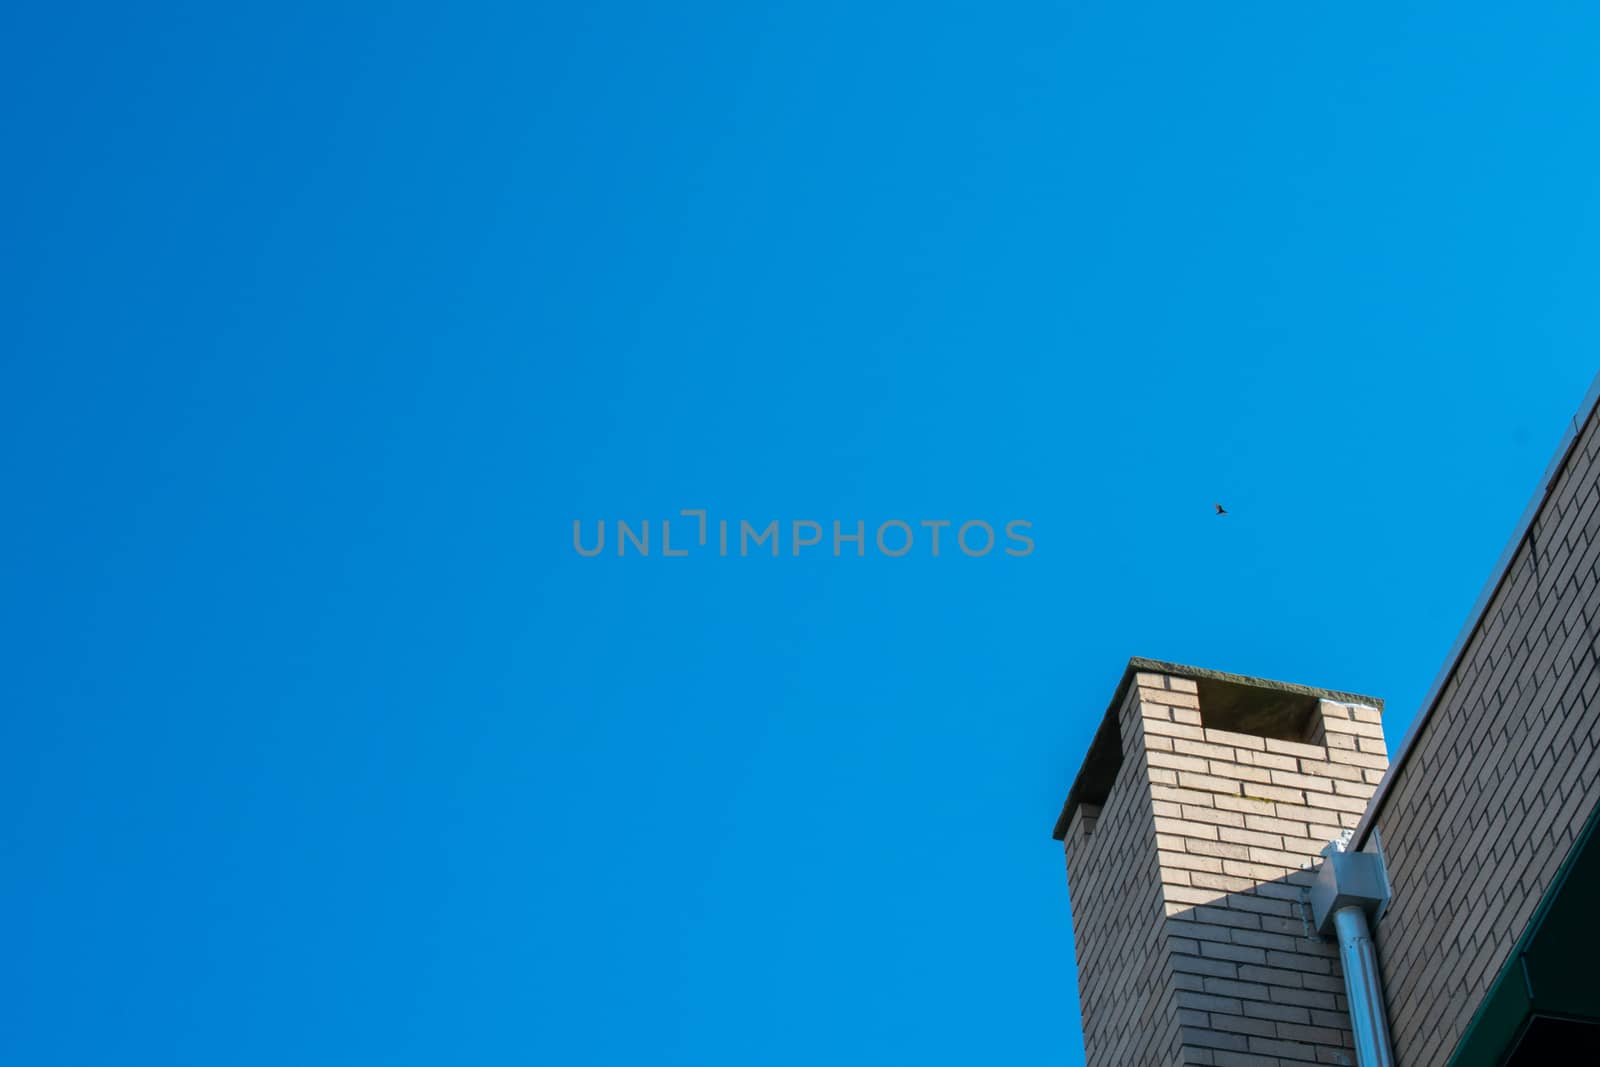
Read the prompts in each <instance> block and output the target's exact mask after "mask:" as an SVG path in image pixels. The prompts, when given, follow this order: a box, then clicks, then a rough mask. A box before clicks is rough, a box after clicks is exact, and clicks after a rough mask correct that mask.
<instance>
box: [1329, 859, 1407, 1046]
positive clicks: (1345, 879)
mask: <svg viewBox="0 0 1600 1067" xmlns="http://www.w3.org/2000/svg"><path fill="white" fill-rule="evenodd" d="M1322 855H1323V860H1322V864H1321V866H1319V867H1318V868H1317V880H1316V882H1315V883H1314V884H1313V885H1312V887H1311V913H1312V918H1313V919H1315V921H1316V925H1317V931H1318V932H1319V933H1320V934H1322V936H1324V937H1329V936H1333V937H1337V938H1338V940H1339V962H1340V964H1341V965H1342V966H1343V968H1344V991H1345V1000H1346V1001H1348V1002H1349V1007H1350V1032H1351V1034H1352V1036H1353V1037H1354V1038H1355V1046H1356V1064H1357V1067H1394V1048H1393V1046H1392V1045H1391V1044H1390V1041H1389V1017H1388V1015H1387V1013H1386V1012H1385V1010H1384V1006H1383V975H1382V973H1381V972H1380V971H1379V970H1378V951H1377V948H1376V947H1375V946H1374V945H1373V943H1372V929H1371V927H1370V926H1369V925H1368V919H1369V918H1370V919H1371V922H1372V923H1374V924H1376V923H1377V921H1378V920H1379V919H1380V918H1382V917H1383V913H1384V911H1385V910H1386V909H1387V908H1388V906H1389V872H1388V870H1387V869H1386V868H1385V866H1384V862H1383V851H1382V845H1381V843H1378V849H1377V851H1373V852H1346V851H1344V844H1343V842H1335V843H1333V844H1331V845H1329V846H1328V847H1327V848H1326V849H1324V850H1323V852H1322Z"/></svg>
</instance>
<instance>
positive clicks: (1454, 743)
mask: <svg viewBox="0 0 1600 1067" xmlns="http://www.w3.org/2000/svg"><path fill="white" fill-rule="evenodd" d="M1597 451H1600V438H1597V432H1596V427H1595V422H1594V420H1593V419H1591V420H1590V421H1589V424H1588V425H1587V426H1586V427H1585V428H1584V430H1583V432H1582V433H1581V434H1580V435H1579V436H1578V439H1577V441H1576V443H1575V445H1574V447H1573V448H1572V450H1571V451H1570V452H1569V454H1568V458H1567V463H1566V466H1565V468H1564V469H1563V470H1562V472H1561V473H1560V474H1559V475H1558V476H1557V477H1556V479H1555V480H1554V481H1553V483H1552V487H1551V492H1550V494H1549V495H1548V496H1547V497H1546V498H1545V502H1544V504H1543V507H1542V508H1541V510H1540V512H1539V514H1538V516H1537V518H1536V519H1535V520H1534V522H1533V525H1532V528H1531V531H1530V533H1531V536H1530V537H1529V538H1528V539H1527V540H1526V541H1525V542H1524V543H1523V545H1522V547H1521V549H1520V550H1519V551H1518V553H1517V554H1516V556H1515V558H1514V560H1513V563H1512V565H1511V566H1510V568H1509V569H1508V571H1507V574H1506V578H1505V580H1504V582H1503V583H1502V584H1501V586H1500V588H1499V590H1498V592H1497V593H1496V594H1495V595H1494V597H1493V599H1492V600H1491V601H1490V603H1489V605H1488V608H1487V609H1486V610H1485V612H1484V615H1483V618H1482V621H1481V623H1480V625H1479V626H1478V628H1477V631H1476V632H1475V633H1474V634H1473V635H1472V636H1471V637H1470V639H1469V640H1468V641H1467V643H1466V645H1465V647H1464V649H1463V650H1462V653H1461V655H1460V657H1459V658H1458V660H1457V665H1456V668H1455V672H1454V674H1453V676H1452V677H1451V678H1450V680H1449V681H1448V682H1447V684H1446V685H1445V686H1444V687H1443V689H1442V690H1441V692H1440V696H1439V699H1438V701H1437V702H1436V704H1435V706H1434V711H1433V713H1432V715H1431V716H1430V717H1429V719H1428V720H1427V721H1426V723H1425V724H1424V725H1423V726H1422V727H1421V728H1420V731H1419V733H1418V734H1417V736H1416V738H1415V740H1414V741H1413V743H1412V747H1411V750H1410V755H1409V758H1408V760H1407V761H1406V762H1405V763H1404V764H1403V765H1401V766H1399V767H1398V768H1397V769H1396V773H1395V780H1394V782H1393V783H1391V784H1390V786H1389V787H1388V790H1389V792H1388V795H1387V797H1386V799H1385V801H1384V803H1383V805H1382V807H1381V808H1379V809H1378V810H1377V812H1376V814H1375V816H1374V819H1373V824H1374V825H1375V826H1376V827H1377V828H1378V830H1379V832H1380V834H1381V837H1382V841H1383V845H1384V849H1385V852H1386V853H1387V857H1388V863H1389V872H1390V877H1391V880H1392V882H1393V884H1394V899H1393V902H1392V904H1391V906H1390V910H1389V914H1388V915H1387V917H1385V919H1384V920H1383V922H1382V924H1380V926H1379V927H1378V930H1377V942H1378V947H1379V955H1380V958H1381V962H1382V968H1383V972H1384V981H1385V989H1386V994H1387V997H1388V1000H1389V1015H1390V1026H1391V1028H1392V1030H1393V1035H1394V1044H1395V1054H1396V1058H1397V1060H1398V1062H1399V1063H1400V1064H1402V1065H1404V1067H1431V1065H1435V1064H1443V1063H1445V1062H1447V1060H1448V1059H1449V1057H1450V1054H1451V1053H1452V1051H1453V1050H1454V1049H1455V1047H1456V1044H1457V1042H1458V1041H1459V1040H1460V1038H1461V1035H1462V1033H1463V1032H1464V1030H1465V1028H1466V1026H1467V1024H1468V1023H1469V1021H1470V1020H1471V1018H1472V1014H1473V1012H1474V1011H1475V1010H1476V1009H1477V1006H1478V1003H1479V1001H1480V1000H1481V999H1482V997H1483V995H1484V993H1485V992H1486V991H1487V989H1488V988H1489V986H1490V984H1491V983H1492V982H1493V980H1494V978H1495V975H1496V974H1497V973H1498V972H1499V970H1500V968H1501V967H1502V965H1504V963H1505V962H1506V959H1507V957H1508V955H1509V954H1510V951H1511V948H1512V947H1513V945H1514V944H1515V943H1516V940H1517V938H1518V937H1519V936H1520V934H1521V933H1522V930H1523V928H1524V927H1525V926H1526V924H1527V922H1528V920H1529V919H1530V918H1531V917H1532V914H1533V911H1534V909H1535V907H1536V906H1537V905H1538V902H1539V900H1540V898H1541V897H1542V895H1543V894H1544V892H1545V890H1546V889H1547V888H1548V887H1549V885H1550V881H1551V878H1552V876H1553V875H1554V873H1555V871H1556V869H1557V868H1558V867H1559V866H1560V864H1561V862H1562V860H1563V859H1564V858H1565V857H1566V855H1567V852H1568V851H1569V849H1570V848H1571V846H1572V844H1573V842H1574V840H1575V838H1576V835H1577V833H1578V831H1579V830H1580V829H1581V828H1582V825H1583V822H1584V820H1585V818H1587V816H1588V815H1589V812H1590V809H1591V808H1592V807H1593V805H1594V802H1595V796H1596V793H1597V781H1596V779H1597V776H1600V700H1596V695H1597V691H1600V672H1597V671H1596V658H1595V656H1596V649H1595V643H1596V636H1597V634H1600V618H1597V616H1600V484H1597V481H1600V462H1597Z"/></svg>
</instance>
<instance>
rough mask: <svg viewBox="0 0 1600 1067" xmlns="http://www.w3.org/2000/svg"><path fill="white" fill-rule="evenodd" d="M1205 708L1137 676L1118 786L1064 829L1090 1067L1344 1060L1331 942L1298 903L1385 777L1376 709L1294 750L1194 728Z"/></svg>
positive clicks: (1125, 712)
mask: <svg viewBox="0 0 1600 1067" xmlns="http://www.w3.org/2000/svg"><path fill="white" fill-rule="evenodd" d="M1237 681H1242V682H1246V683H1248V680H1242V679H1241V680H1237ZM1263 684H1270V683H1263ZM1200 699H1201V698H1200V689H1199V687H1198V686H1197V685H1196V683H1195V681H1194V680H1192V679H1191V678H1188V677H1184V676H1182V675H1179V674H1171V673H1153V672H1147V671H1141V672H1138V673H1136V674H1135V675H1134V677H1133V684H1132V685H1130V686H1129V690H1128V694H1127V698H1126V700H1125V701H1124V702H1123V704H1122V706H1121V708H1120V710H1119V721H1120V723H1121V728H1122V747H1123V754H1124V763H1123V765H1122V767H1121V768H1120V769H1119V770H1118V772H1117V776H1116V781H1115V785H1114V786H1113V788H1112V790H1111V793H1110V795H1109V796H1108V797H1107V798H1106V801H1105V804H1104V807H1103V809H1102V810H1100V811H1098V812H1097V813H1096V812H1094V811H1093V810H1092V809H1088V808H1085V807H1080V808H1079V809H1078V813H1077V814H1076V816H1075V817H1074V818H1073V820H1072V823H1071V824H1070V825H1069V826H1068V828H1067V834H1066V837H1065V840H1066V854H1067V867H1068V879H1069V884H1070V887H1071V899H1072V911H1073V922H1074V929H1075V931H1076V936H1077V949H1078V967H1079V972H1078V975H1079V977H1078V982H1079V998H1080V1001H1081V1004H1082V1007H1083V1015H1084V1035H1085V1045H1086V1049H1087V1052H1088V1063H1089V1065H1090V1067H1127V1065H1133V1064H1168V1063H1183V1064H1212V1065H1216V1067H1272V1065H1278V1064H1312V1063H1335V1064H1337V1063H1353V1062H1354V1058H1353V1054H1352V1053H1351V1052H1350V1051H1349V1049H1350V1044H1351V1043H1350V1035H1349V1019H1348V1016H1347V1014H1346V1009H1345V1003H1344V992H1343V990H1344V984H1343V977H1342V975H1341V974H1340V972H1339V962H1338V950H1337V946H1335V945H1334V944H1333V943H1331V942H1324V941H1322V940H1320V939H1319V938H1317V937H1316V936H1315V934H1314V933H1313V932H1312V931H1311V929H1310V926H1309V915H1308V912H1307V911H1306V907H1305V903H1304V902H1305V899H1306V892H1305V890H1306V887H1307V886H1308V885H1309V884H1310V874H1309V871H1308V870H1307V868H1309V867H1310V866H1311V865H1312V864H1314V863H1315V862H1316V861H1317V860H1318V858H1319V853H1320V850H1321V849H1322V848H1323V847H1324V846H1325V845H1326V844H1327V843H1328V842H1329V841H1331V840H1333V839H1334V838H1336V837H1338V836H1339V835H1340V833H1341V832H1342V831H1343V830H1345V829H1349V828H1351V827H1353V826H1354V825H1355V823H1356V822H1357V820H1358V819H1359V818H1360V815H1361V813H1362V812H1363V811H1364V810H1365V808H1366V804H1367V799H1368V798H1369V797H1370V796H1371V794H1372V791H1373V790H1374V788H1375V787H1376V783H1377V781H1378V778H1379V776H1380V775H1381V773H1382V771H1383V768H1384V767H1386V766H1387V758H1386V756H1385V753H1384V749H1383V731H1382V727H1381V726H1380V725H1379V717H1378V712H1377V710H1376V709H1375V708H1372V707H1367V706H1361V705H1354V704H1347V703H1336V702H1332V701H1326V700H1324V701H1320V702H1318V703H1317V705H1316V717H1315V719H1316V721H1315V722H1314V729H1313V730H1312V731H1311V736H1310V737H1309V740H1308V741H1289V740H1279V739H1276V738H1273V737H1267V736H1258V735H1256V734H1250V733H1240V732H1230V731H1226V730H1219V729H1210V728H1207V727H1206V726H1204V725H1203V723H1202V714H1201V712H1202V709H1201V707H1200ZM1090 831H1092V832H1090Z"/></svg>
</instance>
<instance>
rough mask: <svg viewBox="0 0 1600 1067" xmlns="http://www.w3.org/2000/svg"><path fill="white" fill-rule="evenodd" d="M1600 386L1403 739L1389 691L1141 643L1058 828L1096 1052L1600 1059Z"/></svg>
mask: <svg viewBox="0 0 1600 1067" xmlns="http://www.w3.org/2000/svg"><path fill="white" fill-rule="evenodd" d="M1595 398H1596V390H1594V389H1591V392H1590V396H1589V398H1588V399H1587V400H1586V401H1585V404H1584V406H1583V409H1582V410H1581V411H1580V413H1579V415H1578V416H1577V417H1575V418H1574V420H1573V423H1572V426H1571V427H1570V429H1569V431H1568V433H1567V434H1566V437H1565V439H1564V440H1563V442H1562V445H1561V447H1560V448H1559V449H1558V452H1557V455H1556V457H1555V459H1554V461H1553V462H1552V463H1551V466H1550V468H1549V470H1548V471H1547V473H1546V475H1545V478H1544V480H1543V481H1542V483H1541V485H1540V488H1539V490H1538V492H1537V493H1536V494H1535V496H1534V499H1533V501H1532V503H1531V504H1530V505H1529V508H1528V510H1527V512H1526V513H1525V514H1524V516H1523V517H1522V520H1521V521H1520V522H1519V524H1518V526H1517V528H1516V531H1515V533H1514V535H1513V537H1512V539H1511V543H1510V545H1509V546H1508V548H1507V551H1506V553H1505V555H1504V556H1503V558H1502V560H1501V563H1500V565H1499V566H1498V567H1497V568H1496V570H1495V573H1494V575H1493V577H1492V578H1491V580H1490V582H1489V584H1488V586H1487V587H1486V588H1485V590H1484V592H1483V595H1482V596H1481V597H1480V599H1479V602H1478V604H1477V606H1476V607H1475V609H1474V611H1473V613H1472V615H1471V617H1470V618H1469V619H1468V620H1467V623H1466V625H1465V626H1464V628H1463V630H1462V634H1461V636H1460V638H1459V639H1458V641H1457V644H1456V648H1455V649H1454V651H1453V652H1452V653H1451V655H1450V657H1449V659H1448V661H1447V663H1446V665H1445V667H1444V669H1443V670H1442V671H1441V673H1440V675H1439V677H1438V680H1437V681H1436V683H1435V685H1434V687H1433V690H1432V692H1431V694H1430V696H1429V698H1428V700H1427V701H1426V702H1425V704H1424V707H1423V709H1422V710H1421V712H1420V713H1419V714H1418V716H1417V719H1416V721H1415V722H1414V723H1413V725H1412V727H1411V730H1410V732H1409V733H1408V735H1407V736H1406V738H1405V739H1404V740H1403V742H1402V743H1401V744H1400V745H1399V746H1397V748H1396V750H1395V752H1394V755H1393V759H1392V761H1391V758H1390V754H1389V752H1388V750H1387V748H1386V745H1385V740H1384V733H1383V729H1382V718H1381V717H1382V707H1383V705H1382V702H1381V701H1380V700H1378V699H1376V698H1373V697H1369V696H1364V695H1361V694H1355V693H1346V692H1340V691H1336V690H1329V689H1319V688H1315V687H1309V686H1301V685H1290V684H1285V683H1280V682H1273V681H1268V680H1264V679H1258V678H1248V677H1242V676H1237V675H1229V674H1224V673H1221V672H1217V671H1212V670H1205V669H1200V668H1194V667H1187V666H1182V665H1178V664H1169V663H1161V662H1156V661H1150V660H1134V661H1131V662H1130V663H1129V665H1128V667H1127V669H1126V671H1125V672H1124V674H1123V677H1122V679H1121V680H1120V682H1119V683H1118V685H1117V687H1116V690H1115V693H1114V697H1113V699H1112V701H1111V704H1110V707H1109V708H1108V709H1107V712H1106V715H1105V718H1104V720H1103V721H1102V724H1101V726H1100V728H1099V731H1098V732H1097V733H1096V735H1095V738H1094V741H1093V743H1092V744H1091V746H1090V751H1089V753H1088V755H1087V757H1086V758H1085V760H1084V763H1083V766H1082V768H1081V769H1080V770H1079V772H1078V775H1077V777H1076V779H1075V781H1074V783H1073V785H1072V788H1071V791H1070V793H1069V794H1068V798H1067V802H1066V804H1065V806H1064V808H1063V810H1062V813H1061V816H1060V818H1059V819H1058V821H1057V824H1056V831H1055V836H1056V838H1057V839H1058V840H1060V841H1062V842H1063V845H1064V848H1065V854H1066V862H1067V875H1068V886H1069V894H1070V901H1071V907H1072V914H1073V925H1074V933H1075V938H1076V949H1077V957H1078V967H1079V1002H1080V1008H1081V1011H1082V1015H1083V1031H1084V1042H1085V1048H1086V1053H1087V1059H1088V1063H1089V1065H1090V1067H1127V1065H1143V1064H1212V1065H1216V1067H1229V1065H1238V1067H1271V1065H1278V1064H1284V1065H1288V1064H1347V1065H1351V1067H1356V1065H1358V1064H1359V1067H1370V1065H1371V1064H1372V1063H1395V1064H1400V1065H1402V1067H1433V1065H1441V1067H1442V1065H1478V1064H1482V1065H1485V1067H1488V1065H1495V1064H1512V1065H1522V1064H1532V1063H1586V1062H1600V1051H1597V1050H1600V1044H1597V1042H1596V1038H1595V1036H1594V1035H1595V1034H1596V1033H1600V1025H1597V1024H1600V982H1597V981H1595V980H1594V979H1593V978H1592V977H1591V974H1592V972H1593V969H1594V960H1596V959H1597V958H1600V957H1597V956H1595V954H1594V950H1596V949H1600V936H1597V935H1596V933H1595V932H1594V929H1595V927H1596V926H1597V925H1600V924H1597V922H1595V921H1592V916H1591V909H1590V908H1589V907H1588V906H1587V905H1588V904H1589V903H1590V902H1596V903H1600V843H1595V844H1594V845H1593V847H1591V844H1592V843H1593V842H1594V839H1595V837H1596V834H1595V832H1594V827H1595V822H1596V811H1597V805H1596V800H1597V798H1600V429H1597V423H1600V420H1597V419H1596V418H1595V417H1594V416H1595ZM1346 856H1348V857H1349V859H1348V860H1346V859H1344V858H1341V857H1346ZM1358 861H1359V862H1360V863H1362V864H1366V866H1365V867H1363V868H1362V870H1364V871H1368V872H1378V875H1377V878H1378V880H1379V881H1381V882H1382V884H1381V885H1378V884H1377V882H1373V883H1372V885H1373V886H1374V887H1373V888H1366V889H1360V890H1350V891H1347V890H1346V887H1345V886H1343V885H1335V882H1336V881H1337V880H1338V879H1337V877H1336V874H1337V873H1338V872H1343V871H1344V870H1345V869H1346V865H1347V864H1349V865H1354V864H1356V863H1357V862H1358ZM1351 869H1353V866H1352V868H1351ZM1340 877H1342V875H1340ZM1352 894H1353V895H1352ZM1352 902H1354V904H1352ZM1341 906H1343V907H1341ZM1330 908H1333V909H1335V911H1338V910H1342V911H1343V912H1344V913H1345V914H1344V917H1345V918H1350V917H1351V915H1352V914H1353V913H1355V912H1360V919H1359V921H1358V925H1359V926H1360V929H1361V931H1362V933H1361V934H1360V935H1353V936H1352V937H1351V938H1344V939H1339V938H1335V937H1334V936H1332V934H1333V932H1334V926H1333V925H1332V923H1331V919H1330V914H1332V913H1330V911H1329V909H1330ZM1345 929H1346V928H1345V927H1344V926H1340V927H1339V930H1340V931H1344V930H1345ZM1363 937H1364V938H1367V939H1368V940H1369V943H1365V944H1363V943H1362V939H1363ZM1374 950H1375V951H1374ZM1363 951H1364V952H1366V953H1367V955H1366V956H1364V957H1363V956H1362V955H1360V953H1361V952H1363ZM1352 953H1354V954H1353V955H1352ZM1364 959H1365V960H1368V961H1369V962H1367V963H1363V962H1362V961H1363V960H1364ZM1347 972H1349V973H1347ZM1358 972H1359V973H1358ZM1369 972H1370V973H1369ZM1352 998H1353V999H1354V1004H1352ZM1352 1020H1354V1022H1352ZM1552 1050H1560V1051H1552ZM1574 1050H1576V1051H1574ZM1386 1056H1387V1057H1388V1058H1387V1059H1385V1058H1384V1057H1386Z"/></svg>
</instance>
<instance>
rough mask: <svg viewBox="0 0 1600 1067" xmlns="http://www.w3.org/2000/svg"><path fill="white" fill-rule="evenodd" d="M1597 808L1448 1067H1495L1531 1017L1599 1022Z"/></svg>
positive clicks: (1599, 853) (1599, 813) (1599, 811)
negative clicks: (1597, 976) (1596, 970)
mask: <svg viewBox="0 0 1600 1067" xmlns="http://www.w3.org/2000/svg"><path fill="white" fill-rule="evenodd" d="M1597 819H1600V806H1597V807H1596V808H1595V809H1594V810H1592V811H1591V812H1590V813H1589V818H1588V820H1587V822H1585V824H1584V827H1583V832H1582V833H1581V834H1579V835H1578V840H1577V842H1576V843H1575V844H1574V845H1573V847H1572V850H1571V851H1570V852H1569V853H1568V854H1567V858H1566V859H1565V860H1564V861H1563V862H1562V864H1561V869H1560V870H1559V871H1557V872H1556V876H1555V878H1554V879H1552V880H1551V883H1550V888H1549V889H1548V890H1546V891H1545V895H1544V898H1543V899H1542V900H1541V901H1540V902H1539V907H1538V909H1537V910H1536V911H1535V912H1534V914H1533V919H1532V920H1531V921H1530V922H1529V923H1528V927H1527V929H1526V930H1524V931H1523V933H1522V937H1521V938H1520V939H1519V940H1518V941H1517V946H1516V948H1515V949H1513V950H1512V953H1511V956H1510V957H1509V958H1508V959H1507V960H1506V963H1505V966H1504V967H1502V968H1501V970H1500V973H1499V974H1498V975H1496V976H1495V980H1494V984H1493V985H1491V986H1490V987H1489V993H1488V995H1487V996H1485V997H1484V1000H1483V1003H1482V1004H1481V1005H1479V1007H1478V1012H1477V1014H1476V1015H1474V1016H1473V1019H1472V1023H1471V1024H1470V1025H1469V1026H1468V1028H1467V1032H1466V1034H1465V1035H1464V1036H1463V1037H1462V1039H1461V1044H1460V1045H1458V1046H1457V1047H1456V1051H1455V1055H1453V1056H1452V1057H1451V1058H1450V1067H1498V1065H1499V1064H1501V1063H1503V1062H1505V1059H1506V1057H1507V1056H1508V1055H1509V1054H1510V1052H1511V1050H1512V1048H1513V1047H1514V1044H1515V1042H1516V1041H1517V1040H1518V1039H1519V1038H1520V1037H1521V1036H1522V1033H1523V1031H1524V1029H1525V1028H1526V1027H1527V1025H1528V1024H1529V1022H1530V1021H1531V1020H1532V1019H1533V1017H1534V1016H1536V1015H1543V1016H1550V1017H1554V1018H1561V1019H1574V1020H1579V1021H1584V1022H1596V1023H1600V983H1597V982H1596V981H1595V979H1594V973H1595V966H1596V961H1597V960H1600V921H1597V919H1600V914H1597V912H1596V903H1597V901H1600V896H1597V894H1600V835H1597V834H1596V832H1595V827H1596V825H1597Z"/></svg>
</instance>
